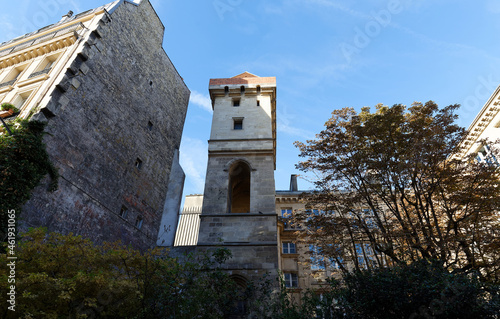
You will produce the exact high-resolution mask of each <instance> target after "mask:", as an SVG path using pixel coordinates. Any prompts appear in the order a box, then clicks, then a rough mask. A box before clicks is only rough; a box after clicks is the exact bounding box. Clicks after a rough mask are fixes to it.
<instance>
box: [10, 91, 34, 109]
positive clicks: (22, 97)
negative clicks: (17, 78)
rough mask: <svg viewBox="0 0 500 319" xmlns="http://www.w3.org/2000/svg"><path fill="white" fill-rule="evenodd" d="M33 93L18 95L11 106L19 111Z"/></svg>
mask: <svg viewBox="0 0 500 319" xmlns="http://www.w3.org/2000/svg"><path fill="white" fill-rule="evenodd" d="M32 92H33V91H28V92H23V93H21V94H19V95H18V96H17V97H16V98H15V99H14V100H13V101H12V104H13V105H14V106H15V107H17V108H18V109H19V110H21V109H22V108H23V106H24V105H25V104H26V101H27V100H28V99H29V97H30V95H31V93H32Z"/></svg>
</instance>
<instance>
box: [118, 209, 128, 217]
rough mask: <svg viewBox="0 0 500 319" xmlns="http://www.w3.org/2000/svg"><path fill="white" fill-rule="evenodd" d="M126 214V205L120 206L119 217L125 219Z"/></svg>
mask: <svg viewBox="0 0 500 319" xmlns="http://www.w3.org/2000/svg"><path fill="white" fill-rule="evenodd" d="M127 215H128V209H127V207H125V206H122V208H121V209H120V217H121V218H123V219H125V218H127Z"/></svg>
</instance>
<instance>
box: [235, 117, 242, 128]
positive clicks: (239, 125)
mask: <svg viewBox="0 0 500 319" xmlns="http://www.w3.org/2000/svg"><path fill="white" fill-rule="evenodd" d="M233 129H235V130H242V129H243V119H233Z"/></svg>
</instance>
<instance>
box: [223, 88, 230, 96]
mask: <svg viewBox="0 0 500 319" xmlns="http://www.w3.org/2000/svg"><path fill="white" fill-rule="evenodd" d="M228 94H229V87H227V86H225V87H224V95H226V96H227V95H228Z"/></svg>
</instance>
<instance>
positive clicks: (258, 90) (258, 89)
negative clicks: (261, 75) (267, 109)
mask: <svg viewBox="0 0 500 319" xmlns="http://www.w3.org/2000/svg"><path fill="white" fill-rule="evenodd" d="M257 94H260V85H257Z"/></svg>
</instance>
